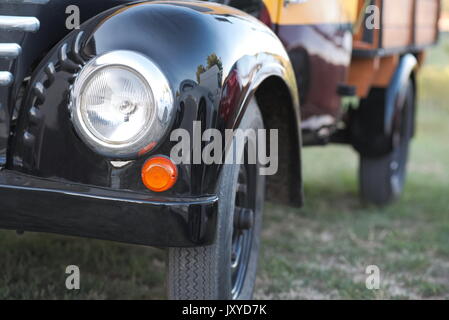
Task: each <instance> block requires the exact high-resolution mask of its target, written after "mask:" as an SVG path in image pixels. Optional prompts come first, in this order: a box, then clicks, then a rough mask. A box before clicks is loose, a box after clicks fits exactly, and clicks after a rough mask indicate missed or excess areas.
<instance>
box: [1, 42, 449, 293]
mask: <svg viewBox="0 0 449 320" xmlns="http://www.w3.org/2000/svg"><path fill="white" fill-rule="evenodd" d="M442 40H443V41H442V43H441V45H440V46H439V47H438V48H435V49H433V50H431V52H430V55H429V57H428V62H427V64H426V66H425V67H424V68H423V70H422V72H421V74H420V93H421V94H420V103H419V134H418V136H417V138H416V140H415V141H414V143H413V149H412V154H411V162H410V174H409V179H408V183H407V187H406V190H405V194H404V196H403V197H402V199H401V200H400V201H399V202H397V203H395V204H394V205H392V206H390V207H388V208H385V209H378V208H374V207H364V206H362V205H361V204H360V202H359V200H358V195H357V176H356V172H357V155H356V154H355V153H354V152H353V151H352V150H351V149H350V148H349V147H341V146H338V147H337V146H328V147H325V148H310V149H306V150H305V151H304V157H305V158H304V175H305V191H306V196H307V203H306V206H305V207H304V208H303V209H292V208H289V207H283V206H277V205H273V204H267V206H266V211H265V222H264V224H265V226H264V231H263V250H262V255H261V262H260V270H259V276H258V280H257V288H256V298H259V299H264V298H267V299H315V298H323V299H414V298H423V299H427V298H440V299H447V298H449V197H448V195H449V125H448V123H449V103H448V101H449V64H448V62H449V36H445V37H444V38H443V39H442ZM0 244H1V245H0V257H1V258H0V299H5V298H6V299H118V298H121V299H157V298H163V297H164V278H165V273H164V272H165V271H164V266H165V263H164V258H165V255H164V252H163V251H162V250H158V249H152V248H146V247H139V246H128V245H122V244H116V243H112V242H106V241H97V240H87V239H79V238H71V237H63V236H56V235H47V234H35V233H25V234H24V235H23V236H19V235H16V233H15V232H12V231H0ZM70 264H75V265H78V266H79V267H80V270H81V290H80V291H76V292H72V291H68V290H66V289H65V285H64V284H65V277H66V275H65V273H64V272H65V268H66V266H67V265H70ZM368 265H377V266H378V267H379V268H380V272H381V288H380V290H375V291H371V290H367V289H366V287H365V280H366V274H365V269H366V267H367V266H368Z"/></svg>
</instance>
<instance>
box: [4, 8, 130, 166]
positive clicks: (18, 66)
mask: <svg viewBox="0 0 449 320" xmlns="http://www.w3.org/2000/svg"><path fill="white" fill-rule="evenodd" d="M128 2H131V1H130V0H95V1H86V0H56V1H50V2H49V3H48V4H46V5H37V4H30V3H12V2H3V1H0V15H11V16H30V17H36V18H38V19H39V21H40V29H39V31H38V32H36V33H22V32H17V31H14V32H10V31H2V30H0V43H17V44H19V45H20V46H21V47H22V54H21V55H20V56H19V58H18V59H17V60H15V61H13V62H12V63H11V62H10V61H7V60H2V59H0V69H1V70H2V71H10V72H11V73H13V74H14V78H15V79H14V83H13V84H12V85H11V86H10V87H0V124H1V125H0V166H3V165H4V164H5V162H6V154H7V146H8V141H9V132H10V122H11V118H13V119H12V126H14V124H15V120H14V118H15V115H14V114H15V113H16V112H15V111H14V109H15V108H16V106H17V99H18V97H19V96H20V95H21V93H20V92H21V90H22V82H23V81H24V79H25V78H26V77H28V76H30V75H31V72H32V71H33V70H34V68H36V66H37V65H38V64H39V62H40V61H41V60H42V59H43V58H44V56H45V55H46V54H47V52H48V51H50V50H51V49H52V48H53V47H54V46H55V45H56V44H57V43H58V42H59V41H60V40H61V39H62V38H63V37H64V36H65V35H67V34H68V33H69V32H70V31H71V30H69V29H67V28H66V26H65V23H66V18H67V17H68V15H67V14H66V8H67V6H69V5H76V6H78V8H79V9H80V13H81V15H80V19H81V22H84V21H86V20H88V19H90V18H92V17H93V16H95V15H97V14H99V13H101V12H103V11H105V10H107V9H110V8H112V7H115V6H118V5H120V4H124V3H128ZM16 111H17V110H16Z"/></svg>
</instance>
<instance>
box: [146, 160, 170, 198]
mask: <svg viewBox="0 0 449 320" xmlns="http://www.w3.org/2000/svg"><path fill="white" fill-rule="evenodd" d="M177 179H178V168H177V167H176V165H175V164H174V163H173V162H172V161H171V160H170V159H169V158H166V157H161V156H156V157H153V158H150V159H148V160H147V161H146V162H145V164H144V165H143V167H142V182H143V184H144V185H145V186H146V187H147V188H148V189H150V190H151V191H155V192H163V191H167V190H169V189H170V188H171V187H173V186H174V185H175V183H176V180H177Z"/></svg>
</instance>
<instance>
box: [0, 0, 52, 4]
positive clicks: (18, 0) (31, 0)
mask: <svg viewBox="0 0 449 320" xmlns="http://www.w3.org/2000/svg"><path fill="white" fill-rule="evenodd" d="M2 1H3V2H6V3H13V4H47V3H48V2H49V1H50V0H2Z"/></svg>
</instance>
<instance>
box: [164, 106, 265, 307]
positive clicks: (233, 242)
mask: <svg viewBox="0 0 449 320" xmlns="http://www.w3.org/2000/svg"><path fill="white" fill-rule="evenodd" d="M239 128H240V129H255V130H257V129H263V121H262V116H261V113H260V110H259V108H258V106H257V103H256V101H255V99H253V100H252V101H251V102H250V104H249V106H248V109H247V110H246V112H245V115H244V116H243V119H242V121H241V124H240V127H239ZM255 146H256V141H254V140H252V139H247V141H246V143H245V149H249V148H254V147H255ZM242 151H243V150H241V151H240V152H242ZM236 154H237V152H236ZM246 162H247V161H245V164H241V165H238V164H233V165H231V164H225V165H223V169H222V173H221V176H220V181H219V188H218V194H219V204H218V207H219V209H218V211H219V212H218V228H217V237H216V240H215V244H214V245H211V246H207V247H198V248H170V249H168V279H167V287H168V298H169V299H195V300H196V299H198V300H203V299H251V297H252V293H253V289H254V283H255V279H256V269H257V260H258V255H259V242H260V230H261V224H262V209H263V203H264V194H265V179H264V177H263V176H261V175H259V165H258V164H257V165H254V164H247V163H246Z"/></svg>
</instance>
